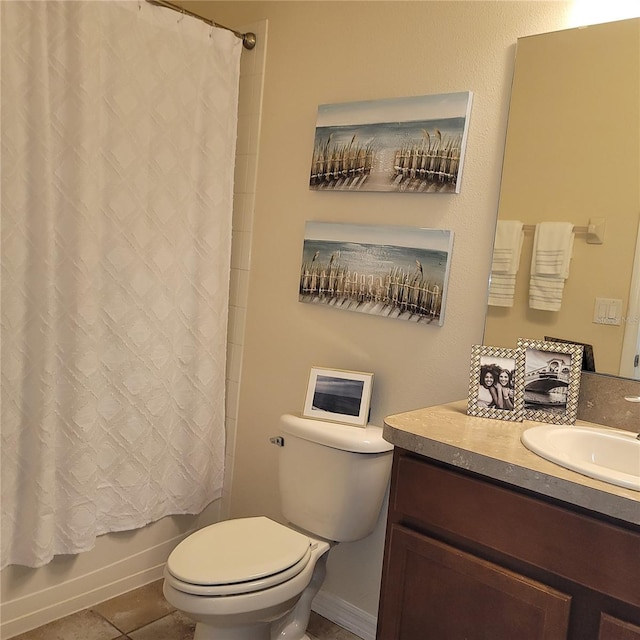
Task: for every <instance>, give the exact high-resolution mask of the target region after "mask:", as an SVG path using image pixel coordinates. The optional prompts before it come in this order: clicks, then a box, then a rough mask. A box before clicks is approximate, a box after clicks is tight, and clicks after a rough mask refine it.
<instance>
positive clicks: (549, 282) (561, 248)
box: [529, 222, 574, 311]
mask: <svg viewBox="0 0 640 640" xmlns="http://www.w3.org/2000/svg"><path fill="white" fill-rule="evenodd" d="M573 239H574V233H573V224H572V223H570V222H541V223H539V224H537V225H536V233H535V236H534V239H533V253H532V256H531V279H530V281H529V306H530V307H531V308H532V309H541V310H543V311H560V307H561V305H562V294H563V293H564V283H565V280H566V279H567V278H568V277H569V264H570V262H571V254H572V252H573Z"/></svg>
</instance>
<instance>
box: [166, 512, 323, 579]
mask: <svg viewBox="0 0 640 640" xmlns="http://www.w3.org/2000/svg"><path fill="white" fill-rule="evenodd" d="M310 545H311V540H309V538H308V537H307V536H305V535H303V534H301V533H298V532H297V531H293V530H292V529H289V528H288V527H285V526H283V525H281V524H278V523H277V522H274V521H273V520H270V519H269V518H265V517H263V516H261V517H257V518H241V519H236V520H226V521H224V522H219V523H217V524H213V525H211V526H209V527H205V528H204V529H200V531H196V532H195V533H193V534H192V535H190V536H189V537H188V538H186V539H185V540H183V541H182V542H181V543H180V544H179V545H178V546H177V547H176V548H175V549H174V550H173V551H172V553H171V555H170V556H169V559H168V560H167V570H168V572H169V573H170V574H171V575H172V576H174V577H175V578H177V579H178V580H180V581H181V582H185V583H190V584H193V585H232V584H236V583H240V582H245V583H247V582H250V581H255V580H260V579H262V578H265V577H267V576H271V575H273V574H275V573H280V572H283V571H286V570H287V569H289V568H290V567H294V565H296V569H297V572H299V571H301V570H302V568H304V565H306V562H304V563H303V560H304V558H305V557H307V559H308V554H309V548H310ZM300 565H301V566H300ZM298 566H299V569H298V568H297V567H298Z"/></svg>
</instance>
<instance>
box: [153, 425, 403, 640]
mask: <svg viewBox="0 0 640 640" xmlns="http://www.w3.org/2000/svg"><path fill="white" fill-rule="evenodd" d="M279 426H280V429H279V433H278V436H277V437H274V438H272V439H271V441H272V442H273V443H274V444H277V445H278V446H279V456H278V467H279V485H280V500H281V507H282V514H283V516H284V517H285V518H286V520H287V522H288V523H290V524H287V525H284V524H280V523H279V522H275V521H274V520H271V519H270V518H267V517H265V516H257V517H252V518H240V519H235V520H226V521H223V522H219V523H217V524H213V525H210V526H208V527H205V528H204V529H201V530H200V531H196V532H195V533H193V534H191V535H190V536H188V537H187V538H185V539H184V540H183V541H182V542H181V543H180V544H179V545H178V546H177V547H176V548H175V549H174V550H173V551H172V552H171V555H170V556H169V559H168V560H167V564H166V566H165V570H164V587H163V590H164V595H165V598H166V599H167V601H168V602H169V603H170V604H172V605H173V606H174V607H175V608H176V609H178V610H180V611H182V612H183V613H184V614H185V615H187V616H188V617H190V618H191V619H193V620H195V622H196V630H195V635H194V640H276V639H281V640H304V639H306V638H308V637H307V636H306V635H305V630H306V628H307V624H308V622H309V615H310V613H311V602H312V600H313V598H314V596H315V595H316V593H317V592H318V590H319V589H320V587H321V585H322V582H323V580H324V577H325V573H326V562H327V557H328V552H329V550H330V549H331V548H332V546H333V545H335V544H337V543H339V542H348V541H349V542H350V541H354V540H360V539H362V538H364V537H365V536H367V535H369V534H370V533H371V532H372V531H373V529H374V527H375V524H376V522H377V519H378V516H379V514H380V509H381V507H382V502H383V499H384V495H385V493H386V489H387V485H388V481H389V475H390V471H391V453H392V451H393V446H392V445H391V444H389V443H388V442H386V441H385V440H384V439H383V438H382V429H381V428H380V427H376V426H371V425H368V426H366V427H364V428H358V427H355V428H354V427H352V426H346V425H341V424H336V423H330V422H324V421H320V420H311V419H308V418H303V417H300V416H294V415H284V416H282V417H281V418H280V423H279Z"/></svg>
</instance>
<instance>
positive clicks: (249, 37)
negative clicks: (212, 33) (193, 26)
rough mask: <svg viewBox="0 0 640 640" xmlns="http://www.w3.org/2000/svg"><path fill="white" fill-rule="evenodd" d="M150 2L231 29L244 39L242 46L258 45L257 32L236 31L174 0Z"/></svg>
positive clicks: (149, 0) (214, 25)
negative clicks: (171, 0)
mask: <svg viewBox="0 0 640 640" xmlns="http://www.w3.org/2000/svg"><path fill="white" fill-rule="evenodd" d="M147 2H148V3H149V4H155V5H157V6H158V7H166V8H167V9H172V10H173V11H179V12H180V13H183V14H185V15H188V16H191V17H192V18H197V19H198V20H202V22H206V23H207V24H208V25H209V26H210V27H217V28H218V29H226V30H227V31H231V33H233V34H235V35H236V36H237V37H238V38H240V39H241V40H242V46H243V47H244V48H245V49H253V48H254V47H255V46H256V34H255V33H251V32H250V31H249V32H248V33H241V32H240V31H236V30H235V29H231V28H230V27H225V26H224V25H223V24H218V23H217V22H214V21H213V20H209V18H205V17H203V16H200V15H198V14H197V13H193V12H192V11H189V10H188V9H184V8H183V7H180V6H178V5H177V4H173V3H172V2H167V1H166V0H147Z"/></svg>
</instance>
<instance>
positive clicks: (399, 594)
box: [377, 448, 640, 640]
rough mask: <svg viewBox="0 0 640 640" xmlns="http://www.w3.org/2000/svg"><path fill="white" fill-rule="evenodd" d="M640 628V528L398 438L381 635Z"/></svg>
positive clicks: (393, 639) (636, 635)
mask: <svg viewBox="0 0 640 640" xmlns="http://www.w3.org/2000/svg"><path fill="white" fill-rule="evenodd" d="M565 638H566V639H570V640H640V528H639V527H636V526H634V525H631V524H628V525H627V524H624V523H619V522H617V521H616V522H613V521H611V519H606V518H604V517H601V516H598V515H596V514H593V513H591V512H585V511H584V510H578V509H573V508H572V507H571V506H569V505H565V504H560V503H557V502H554V501H552V500H547V499H544V498H542V497H539V496H538V495H537V494H533V493H531V492H526V491H524V490H519V489H516V488H513V487H511V486H510V485H506V484H503V483H500V482H497V481H492V480H488V479H486V478H485V477H483V476H480V475H477V474H473V473H470V472H466V471H463V470H459V469H457V468H454V467H451V466H448V465H443V464H440V463H437V462H434V461H431V460H429V459H427V458H423V457H421V456H417V455H415V454H412V453H410V452H408V451H405V450H403V449H399V448H396V450H395V452H394V463H393V471H392V480H391V493H390V500H389V514H388V520H387V538H386V543H385V553H384V565H383V574H382V591H381V599H380V609H379V614H378V631H377V639H378V640H430V639H433V640H561V639H565Z"/></svg>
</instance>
